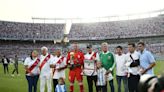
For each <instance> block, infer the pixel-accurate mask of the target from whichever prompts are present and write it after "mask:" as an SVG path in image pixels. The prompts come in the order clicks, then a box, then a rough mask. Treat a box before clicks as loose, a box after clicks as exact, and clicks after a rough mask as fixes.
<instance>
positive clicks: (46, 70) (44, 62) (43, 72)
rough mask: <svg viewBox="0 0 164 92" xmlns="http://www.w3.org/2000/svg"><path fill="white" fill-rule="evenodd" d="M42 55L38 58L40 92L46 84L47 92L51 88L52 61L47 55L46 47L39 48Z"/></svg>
mask: <svg viewBox="0 0 164 92" xmlns="http://www.w3.org/2000/svg"><path fill="white" fill-rule="evenodd" d="M41 52H42V55H41V56H40V66H39V68H40V92H44V90H45V85H46V83H47V90H48V92H51V91H52V88H51V68H50V62H51V61H52V60H53V56H52V55H50V54H49V53H48V48H47V47H42V48H41Z"/></svg>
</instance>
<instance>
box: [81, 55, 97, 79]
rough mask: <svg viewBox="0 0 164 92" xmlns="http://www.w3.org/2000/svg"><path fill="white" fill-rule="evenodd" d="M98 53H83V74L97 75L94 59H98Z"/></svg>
mask: <svg viewBox="0 0 164 92" xmlns="http://www.w3.org/2000/svg"><path fill="white" fill-rule="evenodd" d="M99 60H100V59H99V54H98V53H97V52H92V53H86V54H85V55H84V70H83V73H84V74H83V75H87V76H93V75H97V72H96V61H99Z"/></svg>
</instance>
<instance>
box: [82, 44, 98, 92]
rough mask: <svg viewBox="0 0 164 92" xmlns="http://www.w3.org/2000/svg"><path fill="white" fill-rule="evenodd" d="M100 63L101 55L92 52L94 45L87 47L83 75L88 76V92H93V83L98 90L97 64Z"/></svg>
mask: <svg viewBox="0 0 164 92" xmlns="http://www.w3.org/2000/svg"><path fill="white" fill-rule="evenodd" d="M97 61H99V54H98V53H97V52H94V51H93V50H92V45H91V44H88V45H87V53H86V54H85V55H84V70H83V75H86V76H87V82H88V90H89V91H88V92H93V81H94V84H95V87H96V90H97V86H96V83H97V71H96V62H97Z"/></svg>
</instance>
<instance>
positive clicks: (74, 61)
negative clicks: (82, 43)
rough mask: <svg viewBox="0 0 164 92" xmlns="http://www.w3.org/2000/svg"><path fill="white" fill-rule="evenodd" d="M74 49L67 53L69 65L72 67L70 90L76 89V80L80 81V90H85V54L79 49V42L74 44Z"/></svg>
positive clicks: (82, 91)
mask: <svg viewBox="0 0 164 92" xmlns="http://www.w3.org/2000/svg"><path fill="white" fill-rule="evenodd" d="M73 49H74V50H73V51H71V52H68V55H67V66H68V67H69V68H70V71H69V81H70V92H73V91H74V81H75V79H76V80H77V81H78V84H79V87H80V92H84V88H83V76H82V66H83V64H84V54H83V53H82V52H81V51H80V50H79V47H78V44H77V43H74V44H73Z"/></svg>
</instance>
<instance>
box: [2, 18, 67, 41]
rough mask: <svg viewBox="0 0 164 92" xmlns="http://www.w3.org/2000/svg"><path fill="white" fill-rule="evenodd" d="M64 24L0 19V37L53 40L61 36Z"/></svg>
mask: <svg viewBox="0 0 164 92" xmlns="http://www.w3.org/2000/svg"><path fill="white" fill-rule="evenodd" d="M63 29H64V24H44V23H42V24H41V23H19V22H6V21H0V38H1V39H16V40H30V39H32V40H33V39H35V40H52V39H53V40H54V39H61V38H62V37H63V34H64V33H63Z"/></svg>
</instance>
